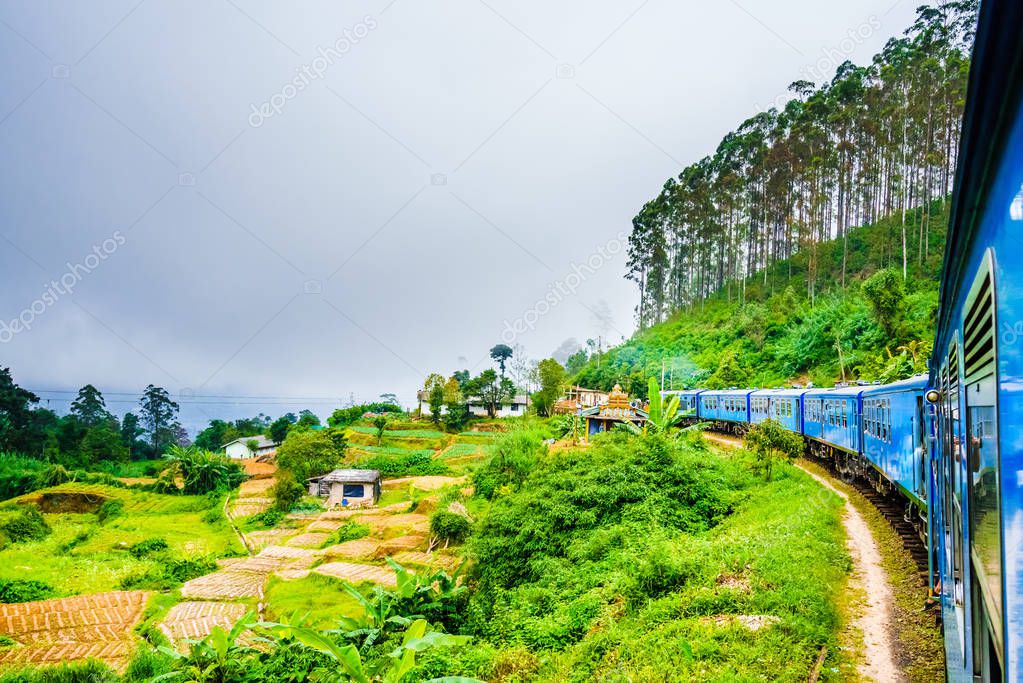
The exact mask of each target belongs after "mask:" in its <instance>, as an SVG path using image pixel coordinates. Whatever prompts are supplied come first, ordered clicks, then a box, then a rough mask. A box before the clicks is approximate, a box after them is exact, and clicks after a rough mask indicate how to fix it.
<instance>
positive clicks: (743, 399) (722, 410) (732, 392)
mask: <svg viewBox="0 0 1023 683" xmlns="http://www.w3.org/2000/svg"><path fill="white" fill-rule="evenodd" d="M752 393H753V390H751V389H726V390H718V391H704V392H702V393H701V394H700V395H699V396H698V397H697V403H698V404H699V411H698V413H699V417H700V419H701V420H708V421H712V422H715V423H717V424H718V425H720V426H721V427H723V428H725V429H727V430H728V431H733V432H741V431H743V429H744V428H745V426H746V425H747V424H748V423H749V396H750V394H752Z"/></svg>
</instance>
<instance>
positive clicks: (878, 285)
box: [862, 268, 906, 338]
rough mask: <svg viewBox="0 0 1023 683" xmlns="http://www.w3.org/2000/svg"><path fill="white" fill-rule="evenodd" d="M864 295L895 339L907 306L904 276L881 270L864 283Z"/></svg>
mask: <svg viewBox="0 0 1023 683" xmlns="http://www.w3.org/2000/svg"><path fill="white" fill-rule="evenodd" d="M862 287H863V295H864V297H866V299H867V302H868V303H869V304H870V307H871V308H872V309H873V311H874V317H875V318H877V322H878V324H879V325H880V326H881V328H882V329H884V331H885V334H886V335H887V336H888V337H889V338H894V337H895V336H896V333H897V331H898V327H899V323H900V322H901V319H902V315H903V312H904V309H905V305H906V301H905V300H906V289H905V284H904V282H903V279H902V274H901V273H899V272H897V271H896V270H895V269H894V268H885V269H884V270H879V271H877V272H876V273H874V274H873V275H871V276H870V277H868V278H867V279H866V280H864V281H863V285H862Z"/></svg>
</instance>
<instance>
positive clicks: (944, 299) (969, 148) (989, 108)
mask: <svg viewBox="0 0 1023 683" xmlns="http://www.w3.org/2000/svg"><path fill="white" fill-rule="evenodd" d="M1020 26H1023V3H1020V2H1018V0H984V2H983V3H981V8H980V22H979V23H978V25H977V34H976V39H975V40H974V47H973V56H972V58H971V62H970V78H969V85H968V89H967V96H966V109H965V111H964V112H963V127H962V135H961V137H960V141H959V164H958V168H956V176H955V185H954V187H955V189H954V190H953V193H952V210H951V216H950V217H949V228H948V237H947V239H946V241H945V261H944V263H945V268H944V272H943V275H942V279H941V296H940V303H939V307H938V325H937V334H936V339H935V345H934V348H935V350H937V349H939V348H941V346H940V344H941V342H942V339H941V334H942V331H943V330H946V329H947V328H948V325H949V322H950V320H951V317H952V314H953V310H954V308H955V302H956V300H957V298H958V294H959V292H958V288H959V287H960V286H962V269H963V268H964V266H965V260H966V259H968V258H969V254H970V250H969V249H968V245H969V244H970V243H971V241H972V239H973V236H974V233H975V232H976V231H977V229H978V228H979V226H980V224H981V221H982V219H983V217H984V214H985V210H986V208H987V201H986V200H987V195H988V191H989V189H990V188H991V186H992V184H993V183H994V180H995V176H996V175H997V173H998V170H999V168H1001V166H1002V161H1003V160H1004V158H1005V155H1006V154H1010V153H1013V150H1010V149H1009V147H1008V145H1007V144H1006V141H1007V140H1008V137H1009V135H1010V134H1011V131H1012V127H1013V125H1014V122H1015V117H1016V115H1017V113H1018V111H1019V106H1020V100H1021V98H1023V41H1020V38H1019V27H1020ZM931 371H932V373H933V372H934V368H932V369H931Z"/></svg>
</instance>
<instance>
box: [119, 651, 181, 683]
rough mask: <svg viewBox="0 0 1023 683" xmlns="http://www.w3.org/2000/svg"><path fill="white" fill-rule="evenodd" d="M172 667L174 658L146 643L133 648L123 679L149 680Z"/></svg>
mask: <svg viewBox="0 0 1023 683" xmlns="http://www.w3.org/2000/svg"><path fill="white" fill-rule="evenodd" d="M173 668H174V659H173V658H172V657H171V656H170V655H167V654H164V653H163V652H160V651H159V650H154V649H153V648H152V647H150V646H149V645H148V644H146V643H141V644H139V646H138V647H137V648H136V649H135V654H133V655H132V657H131V660H130V661H129V662H128V668H127V669H126V670H125V672H124V678H125V681H132V682H134V681H150V680H152V679H154V678H156V677H157V676H161V675H163V674H165V673H167V672H169V671H170V670H171V669H173Z"/></svg>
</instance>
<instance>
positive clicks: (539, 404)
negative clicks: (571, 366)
mask: <svg viewBox="0 0 1023 683" xmlns="http://www.w3.org/2000/svg"><path fill="white" fill-rule="evenodd" d="M536 372H537V376H538V377H539V379H540V390H539V391H537V392H536V393H535V394H533V405H534V406H535V407H536V412H537V413H538V414H539V415H541V416H543V417H549V416H550V415H551V414H552V412H553V410H554V404H555V403H557V402H558V399H559V398H561V394H562V392H563V391H564V389H565V385H566V383H567V380H568V376H567V374H566V373H565V368H563V367H562V366H561V363H559V362H558V361H556V360H554V359H553V358H547V359H545V360H542V361H540V362H539V363H538V364H537V366H536Z"/></svg>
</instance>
